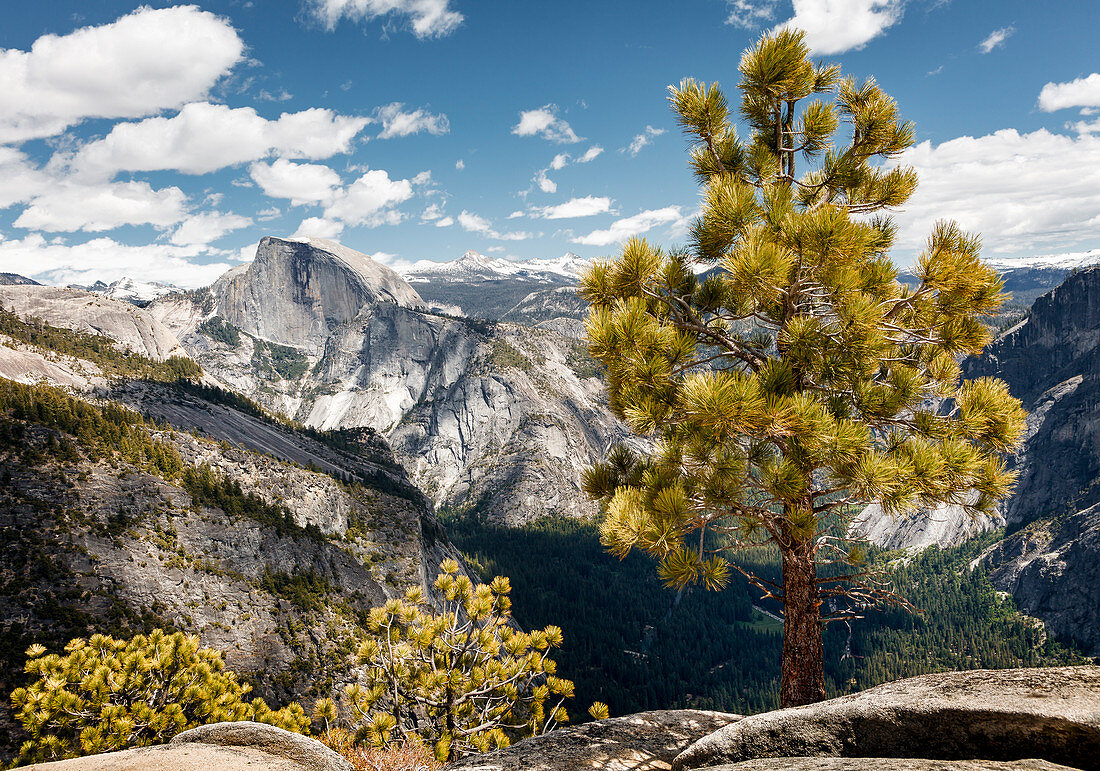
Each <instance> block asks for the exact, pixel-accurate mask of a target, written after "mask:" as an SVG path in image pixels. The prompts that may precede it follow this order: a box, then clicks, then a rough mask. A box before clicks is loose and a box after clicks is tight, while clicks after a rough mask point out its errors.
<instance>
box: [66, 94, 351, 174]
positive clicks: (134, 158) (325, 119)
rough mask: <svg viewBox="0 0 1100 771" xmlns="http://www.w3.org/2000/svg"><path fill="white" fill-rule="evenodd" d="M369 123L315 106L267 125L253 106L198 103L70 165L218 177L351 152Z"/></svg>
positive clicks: (122, 130)
mask: <svg viewBox="0 0 1100 771" xmlns="http://www.w3.org/2000/svg"><path fill="white" fill-rule="evenodd" d="M369 122H370V120H369V119H368V118H358V117H351V116H345V115H338V114H336V113H334V112H333V111H331V110H328V109H323V108H317V107H314V108H311V109H308V110H302V111H301V112H295V113H283V114H282V115H281V116H279V118H278V119H277V120H268V119H266V118H264V117H262V116H261V115H259V114H258V113H257V112H256V111H255V110H253V109H252V108H251V107H237V108H231V107H227V106H225V105H221V104H210V103H207V102H195V103H192V104H188V105H186V106H185V107H184V108H183V109H182V110H180V111H179V113H177V114H176V115H174V116H172V117H170V118H162V117H157V118H147V119H145V120H142V121H138V122H136V123H120V124H118V125H116V126H115V127H114V128H112V129H111V131H110V133H108V134H107V136H105V137H103V138H102V139H98V140H96V141H94V142H90V143H88V144H87V145H84V146H83V147H81V148H80V149H79V150H77V152H76V153H75V155H73V156H71V157H59V158H57V159H55V160H54V162H53V163H54V165H60V164H67V165H69V166H70V167H71V168H72V169H73V170H75V171H76V172H77V173H80V174H84V175H88V176H95V177H103V178H110V177H112V176H114V175H115V174H117V173H118V172H120V171H161V170H168V169H174V170H177V171H182V172H184V173H186V174H207V173H209V172H211V171H216V170H217V169H221V168H224V167H226V166H234V165H237V164H241V163H248V162H250V161H258V160H260V159H262V158H265V157H268V156H270V155H279V156H282V157H289V158H307V159H311V160H316V159H320V158H328V157H330V156H332V155H336V154H337V153H347V152H349V151H350V150H351V143H352V140H353V139H354V138H355V136H356V134H358V133H359V132H360V131H361V130H362V129H363V127H364V126H366V125H367V124H368V123H369Z"/></svg>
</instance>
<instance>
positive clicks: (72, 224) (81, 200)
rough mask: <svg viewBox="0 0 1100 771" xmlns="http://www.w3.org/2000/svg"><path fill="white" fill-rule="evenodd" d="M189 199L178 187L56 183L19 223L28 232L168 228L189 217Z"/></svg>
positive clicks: (35, 199) (18, 220)
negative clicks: (187, 214)
mask: <svg viewBox="0 0 1100 771" xmlns="http://www.w3.org/2000/svg"><path fill="white" fill-rule="evenodd" d="M186 209H187V196H185V195H184V194H183V191H182V190H180V189H179V188H178V187H165V188H161V189H159V190H154V189H153V188H152V187H151V186H150V185H149V183H148V182H114V183H110V184H103V185H81V184H75V183H73V182H70V181H55V182H53V183H52V184H51V186H50V187H49V188H48V189H47V190H45V191H44V192H42V193H41V194H39V195H37V196H36V197H35V198H33V199H32V201H31V204H30V205H29V206H28V207H27V208H25V209H24V210H23V213H22V214H20V215H19V217H18V218H16V220H15V226H16V227H18V228H26V229H28V230H45V231H48V232H73V231H77V230H84V231H89V232H103V231H105V230H113V229H115V228H118V227H122V226H123V225H152V226H153V227H156V228H161V229H163V228H167V227H170V226H172V225H175V224H176V223H177V222H179V221H180V220H182V219H183V218H184V217H185V216H186Z"/></svg>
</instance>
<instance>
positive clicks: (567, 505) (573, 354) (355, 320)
mask: <svg viewBox="0 0 1100 771" xmlns="http://www.w3.org/2000/svg"><path fill="white" fill-rule="evenodd" d="M150 310H151V312H152V313H153V314H154V315H155V316H156V317H157V318H158V319H159V320H160V321H162V322H163V323H164V324H165V325H166V326H168V327H169V328H170V329H172V330H173V332H175V334H176V335H177V336H178V337H179V338H180V339H181V340H182V341H183V343H184V346H185V347H186V348H187V350H188V352H189V353H190V354H191V355H192V356H193V357H194V358H195V359H196V360H197V361H198V362H199V363H200V364H202V366H203V368H204V369H205V370H206V371H207V372H208V373H210V374H211V375H213V376H214V377H216V378H218V379H219V380H220V381H222V382H224V383H226V384H228V385H230V386H231V387H233V388H234V389H236V390H239V391H241V392H243V393H245V394H247V395H248V396H250V397H252V398H254V399H256V400H257V401H259V402H261V403H263V404H264V405H265V406H268V407H269V408H271V409H274V410H276V411H278V412H281V413H283V414H285V415H287V416H289V417H292V418H294V419H296V420H299V421H301V422H303V423H305V424H306V425H309V426H314V427H317V428H323V429H338V428H351V427H361V426H366V427H370V428H373V429H376V430H377V431H379V432H380V433H382V434H383V435H385V436H386V437H387V438H388V439H389V440H390V442H391V443H392V445H393V448H394V452H395V453H396V455H397V457H398V459H399V460H400V461H401V462H402V463H403V464H404V465H405V466H406V468H407V469H408V470H409V472H410V474H411V475H412V478H413V480H414V481H415V482H416V484H418V485H419V486H420V487H421V488H423V489H424V490H425V491H426V492H427V493H428V494H429V495H430V497H431V499H432V501H433V502H434V503H435V504H436V505H437V506H451V507H469V506H477V507H478V508H479V509H480V510H481V511H482V512H483V513H485V514H487V515H488V516H490V517H493V518H495V519H497V520H500V521H506V522H512V523H516V522H520V521H524V520H528V519H532V518H536V517H540V516H545V515H548V514H555V513H556V514H566V515H578V514H582V513H591V512H592V511H593V510H594V509H593V507H592V504H591V503H590V502H589V501H588V500H587V499H586V497H585V496H584V495H583V493H582V492H581V490H580V485H579V476H580V470H581V469H582V468H583V467H584V466H585V465H586V464H588V463H591V462H592V461H593V460H595V459H596V458H597V457H598V456H599V455H600V454H601V453H602V452H603V451H604V450H605V449H606V447H607V445H608V444H609V443H610V441H612V440H613V439H616V438H619V437H621V436H623V435H624V432H623V429H622V428H621V426H620V425H619V423H618V421H616V420H615V419H614V418H613V417H612V416H611V415H610V413H609V412H608V410H607V408H606V406H605V404H604V399H603V397H602V386H601V384H600V382H599V381H598V379H597V378H596V377H595V374H596V369H595V366H594V362H593V361H592V360H591V359H590V358H589V357H588V356H587V352H586V351H585V349H584V347H583V346H582V345H581V344H580V343H579V342H577V341H576V340H575V339H572V338H570V337H566V336H563V335H561V334H558V333H556V332H554V331H553V330H549V329H532V328H530V327H526V326H521V325H516V324H507V323H498V322H493V321H487V320H480V319H469V320H467V319H457V318H453V317H449V316H444V315H440V314H436V313H433V312H431V311H428V310H427V309H426V308H425V307H424V306H423V304H422V303H421V302H420V299H419V295H418V294H417V292H416V291H415V290H414V289H413V288H412V286H410V285H409V284H408V283H406V282H405V281H404V280H403V279H401V278H400V277H399V276H397V274H395V273H393V271H390V270H389V269H388V268H386V267H385V266H382V265H378V264H377V263H374V262H373V261H371V260H370V259H369V258H368V257H366V256H364V255H361V254H358V253H357V252H352V251H351V250H348V249H345V248H343V247H339V246H337V245H334V244H332V243H330V242H322V241H317V240H310V241H308V242H293V241H285V240H280V239H275V238H265V239H263V240H262V241H261V242H260V245H259V247H258V249H257V257H256V260H255V262H253V263H252V264H251V265H249V266H247V267H244V266H242V267H241V268H237V269H234V270H233V271H231V272H230V273H228V274H226V275H225V276H224V277H222V278H221V279H219V280H218V281H217V282H215V284H214V285H213V286H211V287H210V288H209V289H208V290H200V291H199V292H196V293H189V294H187V295H175V296H172V297H168V298H164V299H162V300H159V301H157V302H156V303H154V304H153V305H152V306H150Z"/></svg>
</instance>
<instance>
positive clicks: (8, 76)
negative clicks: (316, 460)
mask: <svg viewBox="0 0 1100 771" xmlns="http://www.w3.org/2000/svg"><path fill="white" fill-rule="evenodd" d="M3 14H4V15H3V24H0V49H2V50H0V271H12V272H18V273H23V274H26V275H31V276H34V277H36V278H38V279H39V280H44V281H49V282H53V283H68V282H77V281H79V282H86V281H91V280H94V279H103V280H106V281H110V280H113V279H116V278H119V277H121V276H123V275H129V276H133V277H136V278H139V279H143V280H152V279H158V280H163V281H168V282H171V283H175V284H178V285H181V286H197V285H200V284H204V283H208V282H209V281H211V280H213V279H214V278H215V277H216V276H217V275H218V274H219V273H220V272H221V271H222V270H224V269H226V268H227V267H229V266H231V265H233V264H236V263H238V262H240V261H241V260H242V259H248V258H249V257H250V256H251V251H252V249H253V248H254V245H255V243H256V241H257V240H258V239H259V238H260V237H261V236H263V235H269V234H271V235H291V234H295V233H297V234H300V235H317V236H324V237H331V238H335V239H336V240H339V241H341V242H342V243H344V244H346V245H348V246H351V247H353V248H355V249H358V250H360V251H363V252H365V253H367V254H371V255H375V256H376V257H377V258H378V259H380V260H383V261H385V262H388V263H390V264H392V265H395V266H397V267H400V266H401V265H402V264H404V263H408V262H413V261H416V260H420V259H434V260H445V259H454V258H455V257H457V256H459V255H461V254H462V253H463V252H464V251H465V250H467V249H477V250H478V251H481V252H483V253H486V254H490V255H493V256H499V257H512V258H516V259H523V258H531V257H554V256H558V255H561V254H563V253H565V252H567V251H572V252H575V253H577V254H580V255H581V256H584V257H594V256H599V255H604V254H610V253H613V252H614V251H615V249H616V245H617V243H618V242H619V241H621V240H622V239H623V238H625V237H628V236H630V235H633V234H644V235H646V236H648V237H651V238H653V239H655V240H657V241H660V242H662V243H670V244H671V243H676V242H678V241H682V240H683V238H684V233H685V232H686V227H687V223H688V222H689V220H690V217H691V216H692V214H693V213H694V211H695V209H696V206H697V200H698V189H697V187H696V186H695V184H694V182H693V180H692V178H691V176H690V174H689V173H688V171H687V168H686V164H685V159H686V153H685V142H684V140H683V138H682V137H681V136H680V134H679V132H678V130H677V128H676V126H675V124H674V122H673V119H672V115H671V113H670V112H669V110H668V107H667V103H666V101H665V95H666V91H665V89H666V87H667V85H669V84H670V83H677V82H679V81H680V80H681V79H682V78H684V77H689V76H690V77H696V78H699V79H703V80H707V81H714V80H717V81H718V82H720V83H722V84H723V85H725V86H727V88H728V89H730V90H731V91H732V89H733V88H734V87H735V86H736V74H737V70H736V68H737V63H738V61H739V59H740V55H741V52H742V50H743V49H744V48H745V47H746V46H748V45H749V44H750V43H751V42H752V41H753V40H754V39H755V38H756V37H757V36H759V35H760V34H761V33H762V32H763V31H766V30H768V29H771V28H773V27H775V26H776V25H778V24H784V23H791V24H794V25H797V26H800V27H802V28H804V29H806V30H807V32H808V35H809V38H808V39H809V41H810V43H811V45H812V47H813V49H814V51H815V54H816V55H817V56H819V57H820V58H821V59H824V60H828V61H835V62H838V63H840V64H841V65H842V66H843V68H844V70H845V72H847V73H849V74H852V75H855V76H857V77H866V76H870V75H873V76H874V77H875V78H876V79H877V80H878V81H879V82H880V83H881V84H882V85H883V86H884V87H885V89H886V90H887V91H888V93H890V94H891V95H892V96H894V97H895V98H896V99H897V100H898V102H899V104H900V107H901V111H902V114H903V115H904V116H905V117H906V118H908V119H911V120H913V121H914V122H915V123H916V126H917V141H918V144H917V146H916V147H915V148H913V149H912V150H911V151H910V152H909V153H908V154H907V155H906V156H905V157H904V158H903V159H902V162H907V163H911V164H913V165H914V166H915V167H916V168H917V170H918V173H919V174H920V176H921V185H922V186H921V189H920V191H919V192H918V194H917V196H916V197H915V198H914V199H913V200H912V201H911V202H910V204H909V205H907V207H906V209H905V211H903V212H900V213H899V214H898V221H899V223H900V225H901V233H900V236H899V242H898V248H897V250H896V252H895V260H896V262H898V263H899V264H902V265H904V264H907V263H909V262H910V261H911V260H912V258H913V257H914V255H915V254H916V253H917V251H918V250H919V246H920V243H921V241H922V239H923V237H924V236H925V235H926V234H927V232H928V229H929V227H930V225H931V224H932V222H934V221H935V220H937V219H940V218H943V217H954V218H956V219H958V220H959V221H960V222H961V223H962V224H963V225H964V226H965V227H967V228H969V229H972V230H977V231H979V232H981V233H982V234H983V237H984V242H985V247H986V254H987V255H989V256H996V257H1006V256H1029V255H1036V254H1050V253H1057V252H1067V251H1080V250H1084V249H1089V248H1095V247H1100V74H1098V73H1100V52H1098V49H1097V34H1096V30H1097V29H1100V3H1096V2H1093V1H1089V2H1086V1H1084V0H1080V1H1077V2H1070V1H1069V0H1061V1H1060V2H1059V1H1058V0H1055V1H1053V2H1037V1H1036V0H999V1H998V2H976V1H974V0H970V1H967V0H793V2H792V0H681V1H680V2H677V3H669V2H648V1H636V2H623V1H618V2H610V1H609V2H599V1H597V0H589V2H573V1H572V0H559V1H558V2H554V3H533V2H497V1H495V0H477V1H476V2H475V0H269V1H266V2H265V1H263V0H253V1H252V2H243V1H237V2H208V3H201V4H198V5H191V6H180V5H175V6H174V5H171V4H168V3H152V4H150V5H137V4H135V3H132V2H114V1H112V0H97V2H94V3H88V2H86V1H81V2H68V1H67V0H51V2H49V3H42V4H31V3H8V4H6V7H5V9H4V11H3ZM734 101H735V100H734Z"/></svg>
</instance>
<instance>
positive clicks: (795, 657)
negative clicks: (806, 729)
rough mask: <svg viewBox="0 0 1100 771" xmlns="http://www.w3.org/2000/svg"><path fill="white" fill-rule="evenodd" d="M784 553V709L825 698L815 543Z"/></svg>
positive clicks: (781, 693)
mask: <svg viewBox="0 0 1100 771" xmlns="http://www.w3.org/2000/svg"><path fill="white" fill-rule="evenodd" d="M792 547H793V548H791V549H787V550H784V552H783V679H782V683H781V684H780V686H779V700H780V706H781V707H797V706H800V705H802V704H811V703H813V702H815V701H821V700H823V699H824V698H825V665H824V660H823V659H824V653H823V651H822V648H821V598H820V595H819V594H818V589H817V580H816V579H817V567H816V565H815V563H814V557H813V550H812V543H811V542H809V541H796V542H795V543H794V544H793V545H792Z"/></svg>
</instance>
